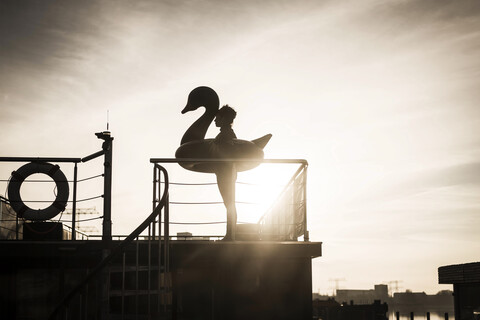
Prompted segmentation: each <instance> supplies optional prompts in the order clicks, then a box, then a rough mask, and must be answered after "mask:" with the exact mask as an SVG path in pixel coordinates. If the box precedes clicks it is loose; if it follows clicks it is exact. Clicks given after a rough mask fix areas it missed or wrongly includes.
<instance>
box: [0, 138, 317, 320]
mask: <svg viewBox="0 0 480 320" xmlns="http://www.w3.org/2000/svg"><path fill="white" fill-rule="evenodd" d="M97 137H98V138H100V139H102V140H103V141H104V142H103V145H102V150H101V151H99V152H96V153H94V154H92V155H90V156H87V157H84V158H33V157H32V158H25V157H23V158H14V157H1V158H0V165H1V164H2V163H17V162H18V163H27V164H38V163H41V164H44V163H50V162H51V163H60V164H62V166H63V164H64V163H71V164H73V166H74V170H73V171H74V177H73V179H71V180H68V179H67V180H68V184H69V189H70V190H72V192H71V193H70V194H69V196H68V200H67V201H64V202H65V203H67V204H65V203H62V201H61V199H60V200H59V199H55V201H54V204H52V205H55V206H54V207H60V208H62V207H63V209H65V206H66V205H68V206H72V208H71V209H69V210H71V215H70V219H71V221H65V220H64V221H62V222H59V221H58V219H41V220H40V221H35V220H32V219H25V216H22V214H18V213H17V214H15V215H13V216H11V217H9V218H8V220H9V221H8V222H9V223H11V222H12V221H11V220H14V221H13V222H14V223H13V225H12V224H10V225H9V228H10V229H12V230H13V231H12V232H13V233H10V236H8V237H4V238H3V239H1V240H0V241H1V245H0V255H1V256H2V260H3V261H6V263H2V264H1V265H0V298H1V299H0V310H2V311H1V312H2V317H3V316H5V317H6V318H8V319H39V318H43V319H151V318H159V319H227V318H228V319H248V318H262V319H272V318H275V319H293V318H295V319H311V318H312V304H311V303H312V299H311V295H312V284H311V282H312V280H311V259H313V258H315V257H319V256H321V243H319V242H310V241H309V237H308V229H307V219H306V218H307V215H306V174H307V170H306V169H307V165H308V164H307V162H306V161H305V160H263V163H272V164H276V163H291V164H293V165H296V166H297V167H298V168H297V170H296V171H295V173H294V174H293V176H292V177H291V179H290V180H289V181H287V183H286V185H285V187H284V188H283V190H282V192H281V194H280V196H279V198H278V201H277V202H276V204H275V205H273V206H272V207H271V208H270V209H269V210H267V212H265V214H264V215H263V216H262V217H261V219H260V220H259V221H258V222H257V223H251V224H245V225H239V228H238V233H237V239H236V241H222V240H218V239H219V238H221V235H216V236H215V235H213V236H210V237H206V236H204V235H202V236H200V237H197V236H196V235H194V234H189V233H180V234H177V235H171V234H170V227H171V225H170V214H171V210H174V208H170V204H171V202H170V200H169V196H170V195H172V193H171V190H170V183H171V181H170V177H169V172H168V171H167V169H166V168H165V167H164V165H165V163H172V164H176V163H178V160H177V159H151V163H152V164H153V167H154V168H153V182H154V184H153V199H152V203H153V205H152V207H153V210H152V212H151V213H150V214H149V215H148V216H146V218H145V220H144V221H143V222H142V223H141V224H140V225H139V226H136V227H135V228H134V230H133V231H132V232H131V233H130V234H129V235H125V236H115V235H113V234H112V229H111V224H112V220H113V219H114V217H115V213H113V212H112V211H111V177H112V141H113V138H112V137H111V135H110V133H109V132H103V133H99V134H97ZM101 156H103V157H104V162H103V165H104V173H103V175H102V176H103V180H104V183H103V190H104V192H103V194H102V195H101V198H102V199H103V210H102V216H101V218H102V226H103V227H102V233H101V234H99V235H89V234H84V233H81V232H79V231H78V230H77V228H76V226H77V225H78V223H79V220H78V216H77V212H76V210H77V202H78V201H79V200H78V199H77V192H78V191H77V189H78V188H79V185H80V183H81V181H80V180H79V179H78V177H77V170H78V166H79V165H80V164H82V163H85V162H87V161H90V160H93V159H95V158H98V157H101ZM182 161H183V162H187V161H196V162H197V163H198V162H199V161H214V160H207V159H182ZM222 161H237V160H236V159H226V160H222ZM242 161H248V159H246V160H245V159H243V160H242ZM256 161H258V159H257V160H256ZM33 166H34V165H32V166H31V167H30V169H32V168H33ZM35 168H38V166H37V167H35ZM41 168H47V169H48V170H54V171H57V170H59V169H57V168H56V166H53V165H52V166H47V165H43V166H41ZM52 168H55V169H52ZM32 170H43V169H32ZM60 170H61V168H60ZM17 171H19V170H17ZM49 173H51V172H50V171H49ZM7 178H8V177H7ZM27 178H28V177H27V176H23V177H20V178H18V176H17V179H18V181H19V182H17V183H18V184H19V185H17V187H18V188H20V185H21V184H22V183H23V182H28V181H27V180H28V179H27ZM98 178H99V177H98ZM6 180H8V179H5V180H4V181H6ZM54 181H55V183H59V182H58V181H57V180H56V179H55V178H54ZM57 186H58V185H57ZM62 188H65V186H62ZM63 191H65V190H63ZM81 200H83V199H81ZM16 201H17V202H18V201H22V204H24V205H25V206H28V200H27V199H20V200H18V199H13V200H12V199H9V197H8V195H6V197H5V198H3V204H2V206H3V207H2V212H5V211H8V212H10V213H12V212H14V210H12V207H14V206H16V207H20V208H22V206H19V205H18V203H15V202H16ZM23 210H24V209H23ZM51 210H55V209H51ZM19 211H22V209H19ZM39 211H40V213H41V214H46V213H48V212H46V210H45V211H42V210H39ZM25 212H28V211H25ZM29 213H30V214H32V215H35V212H29ZM3 217H5V216H3ZM2 219H3V218H2ZM4 220H7V219H4ZM4 220H2V221H1V222H0V223H1V224H0V226H2V227H4V226H5V225H6V224H5V223H6V222H7V221H4ZM67 226H69V227H67ZM26 230H29V231H26ZM12 234H14V235H15V236H12ZM299 238H303V241H299ZM216 239H217V240H216Z"/></svg>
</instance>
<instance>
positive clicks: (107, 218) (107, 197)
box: [95, 131, 113, 246]
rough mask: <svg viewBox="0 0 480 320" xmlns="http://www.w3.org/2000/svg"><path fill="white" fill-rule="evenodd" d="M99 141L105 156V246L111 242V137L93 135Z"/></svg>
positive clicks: (98, 134) (106, 134) (108, 134)
mask: <svg viewBox="0 0 480 320" xmlns="http://www.w3.org/2000/svg"><path fill="white" fill-rule="evenodd" d="M95 135H96V136H97V137H98V138H99V139H102V140H104V142H103V144H102V149H103V152H104V154H105V162H104V163H103V166H104V173H105V176H104V183H103V233H102V240H103V241H104V243H105V245H106V246H109V245H110V242H111V241H112V155H113V150H112V149H113V143H112V141H113V137H111V136H110V132H109V131H104V132H100V133H96V134H95Z"/></svg>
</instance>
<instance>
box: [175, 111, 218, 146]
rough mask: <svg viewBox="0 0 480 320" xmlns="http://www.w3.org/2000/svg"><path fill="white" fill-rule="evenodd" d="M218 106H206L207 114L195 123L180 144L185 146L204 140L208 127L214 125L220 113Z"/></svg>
mask: <svg viewBox="0 0 480 320" xmlns="http://www.w3.org/2000/svg"><path fill="white" fill-rule="evenodd" d="M218 107H219V106H218V104H217V105H210V106H205V112H204V113H203V114H202V116H201V117H200V118H198V119H197V121H195V122H194V123H193V124H192V125H191V126H190V128H188V130H187V131H186V132H185V134H184V135H183V138H182V141H181V143H180V144H184V143H187V142H190V141H196V140H204V139H205V135H206V134H207V130H208V127H210V124H211V123H212V121H213V119H214V118H215V115H216V114H217V111H218Z"/></svg>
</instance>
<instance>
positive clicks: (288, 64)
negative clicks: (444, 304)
mask: <svg viewBox="0 0 480 320" xmlns="http://www.w3.org/2000/svg"><path fill="white" fill-rule="evenodd" d="M479 18H480V2H478V1H466V0H459V1H454V2H452V1H444V0H435V1H433V0H423V1H413V0H392V1H373V0H365V1H309V0H301V1H295V2H293V1H272V0H266V1H260V2H258V1H250V0H246V1H212V0H190V1H182V0H175V1H173V0H172V1H147V0H145V1H142V0H141V1H110V0H103V1H73V0H67V1H32V0H26V1H13V0H2V1H0V48H1V49H0V108H1V109H0V110H1V113H0V132H1V135H2V139H1V143H0V156H35V157H42V156H59V157H60V156H61V157H84V156H86V155H89V154H91V153H94V152H96V151H98V150H100V147H101V141H99V140H98V139H97V138H96V137H95V135H94V133H95V132H100V131H104V130H106V126H107V121H108V123H109V130H110V131H111V132H112V135H113V137H114V164H113V174H114V176H113V204H112V205H113V223H114V224H113V230H114V233H116V234H128V233H129V232H130V231H132V230H133V229H134V228H135V227H136V226H137V225H138V224H139V223H140V222H141V221H143V219H144V218H145V217H146V216H147V215H148V214H149V212H150V210H151V206H152V204H151V200H152V199H151V196H152V192H151V180H152V176H151V175H152V173H151V171H152V166H151V164H150V163H149V159H150V158H171V157H174V153H175V150H176V148H177V147H178V146H179V143H180V139H181V137H182V135H183V133H184V132H185V130H186V129H187V128H188V127H189V125H190V124H191V123H193V121H195V119H196V118H198V117H199V116H200V114H201V111H200V110H199V111H196V112H191V113H187V114H185V115H182V114H180V111H181V110H182V109H183V107H184V106H185V103H186V98H187V96H188V93H189V92H190V91H191V90H192V89H193V88H195V87H197V86H201V85H206V86H210V87H211V88H213V89H214V90H215V91H216V92H217V93H218V95H219V97H220V102H221V103H222V104H225V103H228V104H229V105H231V106H233V107H234V108H235V109H236V110H237V112H238V116H237V118H236V120H235V123H234V130H235V132H236V134H237V136H238V137H239V138H242V139H246V140H250V139H255V138H258V137H260V136H263V135H264V134H267V133H271V134H273V138H272V140H271V141H270V142H269V144H268V145H267V147H266V148H265V157H266V158H270V159H273V158H280V159H299V158H300V159H306V160H308V162H309V169H308V173H309V176H308V204H307V209H308V229H309V231H310V239H311V240H312V241H321V242H323V255H322V257H319V258H316V259H314V261H313V283H312V284H313V290H314V292H320V293H322V294H327V293H328V294H331V293H332V291H333V290H334V286H335V281H334V280H333V279H343V280H339V281H338V282H339V285H340V288H350V289H371V288H373V285H374V284H379V283H387V284H388V283H389V282H390V284H391V285H393V286H395V284H393V282H392V281H399V282H398V285H399V290H400V291H403V290H406V289H410V290H413V291H425V292H427V293H430V294H434V293H436V292H437V291H439V290H445V289H452V288H451V286H450V285H438V280H437V269H438V267H440V266H442V265H448V264H456V263H465V262H473V261H479V252H480V233H479V232H478V227H479V226H480V197H479V195H480V161H479V159H480V157H479V156H480V134H479V133H480V132H479V131H480V129H479V128H480V107H478V105H477V104H478V101H479V98H480V90H478V88H479V85H480V59H479V57H480V19H479ZM107 114H108V116H107ZM217 133H218V130H217V129H216V128H215V127H214V126H212V127H211V128H210V129H209V131H208V133H207V137H214V136H215V135H216V134H217ZM18 166H19V164H18V163H3V164H1V165H0V174H1V179H8V176H9V175H10V172H11V171H12V170H15V169H16V168H18ZM71 167H72V166H69V165H67V164H66V165H62V170H63V171H64V172H65V173H66V174H67V176H69V175H70V176H71V172H72V168H71ZM167 169H169V170H171V172H172V175H173V177H175V179H177V178H178V179H179V180H180V181H179V182H185V181H214V178H213V177H212V176H211V175H205V174H203V175H202V174H195V173H188V172H183V171H185V170H183V169H180V168H178V167H175V166H173V167H171V168H167ZM101 170H102V161H101V160H93V161H91V162H89V163H85V164H80V165H79V177H80V178H86V177H90V176H92V175H95V174H98V173H101ZM182 170H183V171H182ZM265 170H266V169H265ZM278 170H280V171H281V172H282V173H285V172H287V171H288V170H287V169H284V168H280V169H278ZM289 170H290V169H289ZM264 172H267V171H264ZM280 176H282V174H280V173H264V174H263V175H262V174H259V175H258V177H264V180H266V182H267V183H268V182H272V181H273V182H276V179H277V177H280ZM243 178H247V177H246V176H245V177H244V176H239V180H241V179H243ZM172 179H174V178H172ZM2 183H3V186H2V185H1V184H0V194H3V195H4V194H5V192H3V188H6V184H5V183H4V182H2ZM101 190H102V189H101V181H98V180H96V181H95V180H94V181H89V182H85V183H83V184H80V185H79V198H80V199H82V198H87V197H91V196H96V195H99V194H101V193H102V191H101ZM22 192H23V191H22ZM193 192H194V191H186V190H184V189H183V190H182V189H181V188H180V187H178V189H176V190H175V189H173V188H172V190H171V198H172V201H173V198H175V199H178V200H181V199H183V198H184V197H189V196H191V195H192V194H193ZM195 194H196V195H197V196H198V195H200V197H202V199H203V197H205V198H208V200H209V201H219V200H218V199H220V197H219V195H218V191H217V190H216V189H215V187H214V189H213V190H207V191H205V192H204V191H202V192H197V191H195ZM250 195H251V193H250ZM240 196H242V197H246V198H243V200H245V201H248V200H249V193H248V192H245V193H243V194H240V195H238V197H239V198H240ZM210 199H212V200H210ZM178 200H177V201H178ZM189 200H191V198H190V199H189ZM91 206H96V208H97V210H98V211H99V212H100V213H101V211H102V204H101V201H93V202H90V203H88V204H87V203H85V207H91ZM202 210H203V211H202V212H200V213H197V212H188V210H186V209H182V208H178V209H176V208H172V219H173V218H175V219H177V221H180V220H181V221H189V220H195V221H212V219H213V221H219V220H220V221H221V220H222V219H225V217H224V212H223V211H222V208H221V207H220V208H217V209H211V211H208V210H207V209H205V208H203V209H202ZM205 210H207V211H208V212H207V213H205ZM249 212H250V211H249V209H245V210H244V211H243V215H242V211H241V209H239V220H241V219H244V220H248V219H254V218H255V217H252V216H248V214H249ZM182 228H183V227H182ZM185 228H186V227H185ZM202 228H203V229H195V230H192V232H194V233H195V234H202V233H203V234H212V233H213V234H222V232H224V229H222V226H221V225H215V226H214V227H202ZM178 231H182V230H180V229H178Z"/></svg>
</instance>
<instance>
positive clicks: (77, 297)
mask: <svg viewBox="0 0 480 320" xmlns="http://www.w3.org/2000/svg"><path fill="white" fill-rule="evenodd" d="M154 170H155V171H156V172H157V174H158V181H160V176H161V174H163V178H164V180H163V181H164V183H163V184H162V185H163V190H160V188H158V193H157V194H158V195H159V199H158V201H157V202H156V205H155V207H154V209H153V211H152V213H151V214H150V215H149V216H148V217H147V218H146V219H145V221H143V222H142V223H141V224H140V225H139V226H138V227H137V228H136V229H135V230H134V231H133V232H132V233H131V234H130V235H128V236H127V237H126V238H125V239H123V240H122V241H121V242H120V243H119V244H118V245H117V246H116V247H114V248H113V249H112V250H111V251H110V252H109V253H107V254H105V257H104V258H103V259H102V261H101V262H100V263H99V264H98V265H97V266H96V267H95V268H94V269H92V270H91V271H90V272H89V273H88V275H87V276H86V277H85V278H84V279H83V280H82V281H81V282H80V283H79V284H78V285H76V286H75V287H74V288H73V289H72V290H71V291H70V292H69V293H68V294H66V295H65V296H64V298H63V299H62V301H61V302H60V303H59V304H58V305H57V306H56V307H55V309H54V310H53V312H52V313H51V315H50V317H49V319H50V320H56V319H109V318H110V316H111V313H112V309H114V308H111V306H110V304H111V300H112V299H116V300H117V302H118V304H119V305H120V307H119V308H117V309H116V310H114V311H113V312H114V313H115V312H116V313H118V314H117V316H118V317H119V318H121V319H124V318H125V317H126V316H127V314H129V318H130V319H131V318H132V317H134V318H135V319H138V318H139V316H140V315H145V316H148V317H149V318H150V317H151V316H152V315H156V316H160V315H161V316H166V317H167V318H168V317H169V316H168V314H169V313H170V312H171V308H170V307H169V306H170V305H171V276H170V267H169V260H168V257H169V252H168V247H169V244H168V238H169V237H168V229H166V231H164V232H167V233H166V234H164V236H161V234H160V233H161V231H160V230H159V236H155V235H154V234H153V233H154V231H153V230H154V225H155V224H156V221H157V219H158V220H160V221H161V218H162V211H163V213H164V219H165V222H166V223H165V225H167V226H168V212H167V210H168V209H166V208H167V207H168V205H167V204H168V189H169V184H168V181H169V180H168V173H167V171H166V170H165V168H163V167H161V166H160V165H155V169H154ZM159 186H160V185H159ZM160 196H161V197H160ZM146 230H148V236H147V237H146V238H145V236H141V235H140V234H141V233H143V232H144V231H146ZM145 239H146V241H145ZM162 240H164V241H162ZM145 242H146V243H145ZM132 244H134V250H133V258H132V257H131V253H130V252H128V253H127V251H128V248H131V247H132ZM140 246H146V247H147V249H146V252H147V255H146V260H147V261H146V262H145V261H141V260H143V258H144V256H143V255H142V256H140V252H141V251H142V252H144V251H143V250H142V249H140ZM129 253H130V255H129ZM120 256H121V262H120V263H119V261H116V260H115V259H118V258H119V257H120ZM155 257H156V258H157V261H154V260H153V258H155ZM132 260H133V261H134V264H133V265H129V263H128V261H132ZM117 266H118V267H117ZM132 272H133V274H134V275H133V278H134V287H133V288H127V284H126V283H127V281H126V277H127V273H132ZM140 272H144V273H145V272H146V274H147V285H146V287H144V288H141V287H140V283H139V282H140V280H139V279H140V275H139V273H140ZM114 273H116V274H120V286H119V287H117V288H112V286H111V283H110V281H111V279H112V274H114ZM154 282H156V283H157V286H156V287H154V286H152V283H154ZM92 288H93V290H92ZM92 296H93V297H94V298H92ZM127 297H133V298H134V303H133V310H131V308H130V304H129V305H128V306H127V303H126V299H127ZM140 299H142V300H143V301H144V300H146V304H147V309H146V310H140V307H139V305H140ZM118 300H119V301H118ZM118 309H120V310H118Z"/></svg>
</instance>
